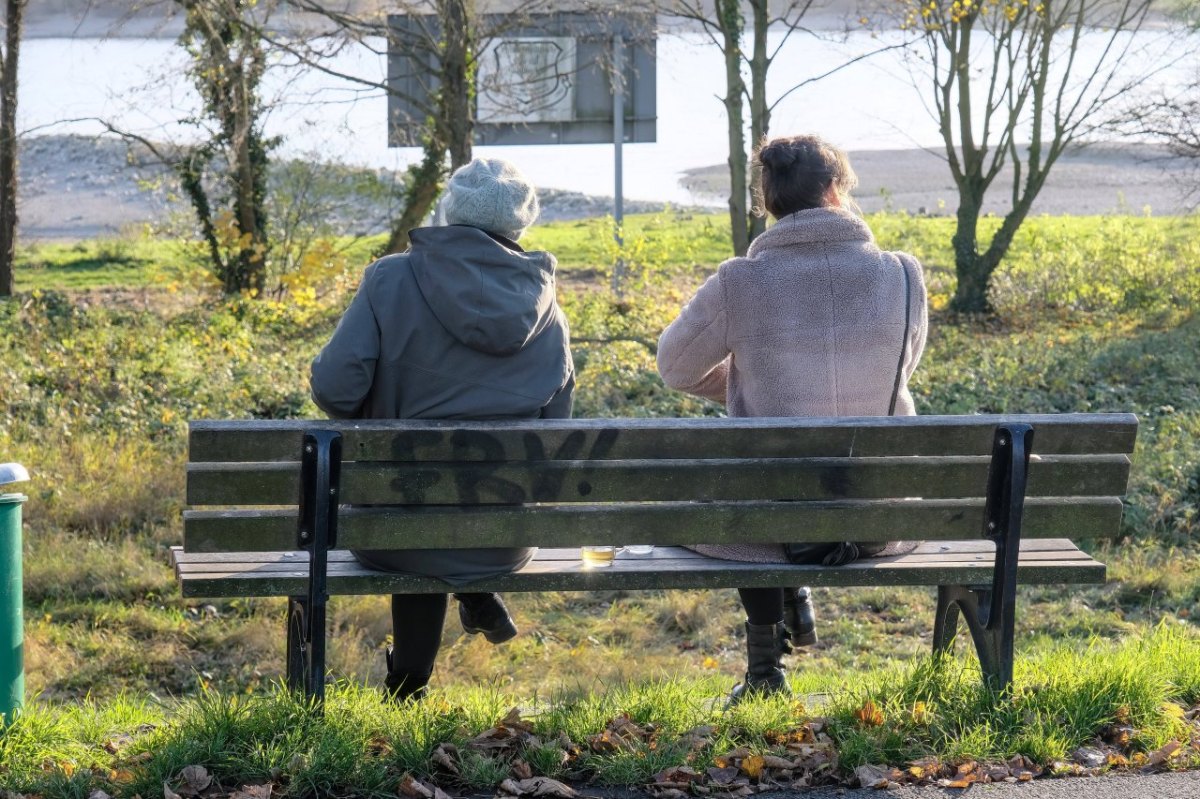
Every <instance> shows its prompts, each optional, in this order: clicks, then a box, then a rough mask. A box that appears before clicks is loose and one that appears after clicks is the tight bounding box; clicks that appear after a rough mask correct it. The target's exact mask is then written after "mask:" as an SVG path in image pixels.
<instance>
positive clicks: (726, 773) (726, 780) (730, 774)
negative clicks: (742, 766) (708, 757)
mask: <svg viewBox="0 0 1200 799" xmlns="http://www.w3.org/2000/svg"><path fill="white" fill-rule="evenodd" d="M737 776H738V770H737V769H736V768H734V767H733V766H726V767H725V768H717V767H716V766H710V767H709V768H708V778H709V779H710V780H712V781H713V782H714V783H715V784H717V785H729V784H730V783H732V782H733V781H734V780H736V779H737Z"/></svg>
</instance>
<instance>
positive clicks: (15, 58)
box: [0, 0, 27, 297]
mask: <svg viewBox="0 0 1200 799" xmlns="http://www.w3.org/2000/svg"><path fill="white" fill-rule="evenodd" d="M26 2H27V0H7V2H6V3H5V19H6V21H7V25H8V27H7V30H6V32H5V39H6V41H5V46H4V61H3V72H0V297H8V296H11V295H12V293H13V290H14V289H15V283H16V280H15V274H14V269H13V267H14V264H15V261H16V244H17V64H18V63H19V62H20V53H21V25H22V16H23V14H24V11H25V4H26Z"/></svg>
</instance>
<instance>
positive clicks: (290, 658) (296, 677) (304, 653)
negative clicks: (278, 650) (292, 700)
mask: <svg viewBox="0 0 1200 799" xmlns="http://www.w3.org/2000/svg"><path fill="white" fill-rule="evenodd" d="M307 609H308V597H307V596H292V597H288V613H287V687H288V690H289V691H292V692H294V693H302V692H305V688H306V687H307V686H306V683H307V680H306V679H305V674H306V671H307V670H306V669H305V663H306V662H307V661H308V641H307V640H306V638H307V635H306V633H307V630H308V613H307V612H306V611H307Z"/></svg>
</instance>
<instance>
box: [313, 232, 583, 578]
mask: <svg viewBox="0 0 1200 799" xmlns="http://www.w3.org/2000/svg"><path fill="white" fill-rule="evenodd" d="M411 236H412V249H411V250H409V252H407V253H404V254H402V255H391V256H388V257H386V258H383V259H381V260H379V261H376V262H375V263H373V264H371V265H370V266H368V267H367V269H366V272H365V273H364V274H363V279H362V283H361V284H360V285H359V287H358V293H357V294H356V295H355V296H354V301H353V302H351V303H350V307H349V308H348V309H347V310H346V313H345V315H344V316H343V317H342V320H341V322H339V323H338V326H337V329H336V330H335V331H334V333H333V337H332V338H331V339H330V340H329V343H328V344H326V345H325V348H324V349H323V350H321V353H320V354H319V355H318V356H317V357H316V360H314V361H313V365H312V377H311V379H310V386H311V387H312V395H313V400H314V401H315V402H316V403H317V405H318V406H320V407H321V409H322V410H324V411H325V412H326V413H328V414H329V415H330V416H332V417H334V418H339V419H480V418H485V419H495V418H537V417H543V418H567V417H569V416H570V415H571V407H572V404H573V400H574V392H575V368H574V365H573V363H572V361H571V349H570V337H569V333H568V330H567V321H566V317H565V316H563V312H562V309H560V308H559V307H558V303H557V302H556V301H555V298H554V267H555V260H554V256H552V255H550V254H549V253H544V252H524V251H523V250H521V248H520V247H518V246H517V245H516V244H515V243H513V242H511V241H508V240H506V239H501V238H498V237H494V236H491V235H489V234H488V233H485V232H484V231H482V230H479V229H477V228H473V227H466V226H461V225H452V226H450V227H441V228H421V229H418V230H414V231H413V232H412V234H411ZM533 553H534V550H532V549H496V548H490V549H459V550H438V549H424V550H409V551H391V550H379V551H359V552H355V553H354V554H355V555H356V556H357V557H358V559H359V560H361V561H362V562H363V563H365V564H366V565H368V566H372V567H374V568H377V569H383V570H386V571H399V572H406V573H413V574H426V575H430V576H434V577H441V578H442V579H444V580H445V581H446V582H448V583H450V584H451V585H456V586H457V585H463V584H465V583H469V582H471V581H473V580H478V579H481V578H484V577H489V576H492V575H496V574H503V573H506V572H510V571H514V570H516V569H519V568H521V567H522V566H524V565H525V563H527V562H528V561H529V559H530V558H531V557H533Z"/></svg>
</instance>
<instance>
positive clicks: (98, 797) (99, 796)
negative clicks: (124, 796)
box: [88, 788, 112, 799]
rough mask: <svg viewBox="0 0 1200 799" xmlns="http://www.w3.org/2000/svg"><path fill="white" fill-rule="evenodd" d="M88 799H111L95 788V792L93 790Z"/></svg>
mask: <svg viewBox="0 0 1200 799" xmlns="http://www.w3.org/2000/svg"><path fill="white" fill-rule="evenodd" d="M88 799H112V797H111V796H109V795H108V794H107V793H105V792H104V791H102V790H100V789H99V788H97V789H96V790H94V791H92V792H91V793H89V794H88Z"/></svg>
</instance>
